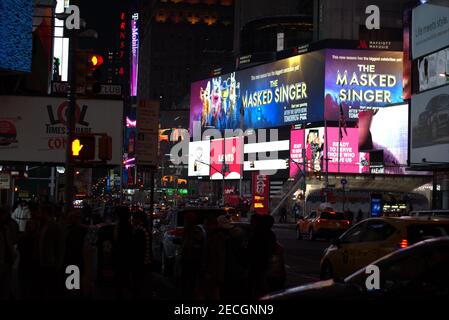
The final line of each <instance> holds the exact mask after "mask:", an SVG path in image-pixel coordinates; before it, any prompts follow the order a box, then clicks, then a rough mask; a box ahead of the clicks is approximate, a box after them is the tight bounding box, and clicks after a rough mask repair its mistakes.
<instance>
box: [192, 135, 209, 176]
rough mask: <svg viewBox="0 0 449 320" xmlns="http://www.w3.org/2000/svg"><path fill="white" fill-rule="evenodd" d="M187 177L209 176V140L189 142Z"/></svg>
mask: <svg viewBox="0 0 449 320" xmlns="http://www.w3.org/2000/svg"><path fill="white" fill-rule="evenodd" d="M188 162H189V164H188V175H189V177H192V176H195V177H199V176H209V167H210V141H209V140H207V141H193V142H190V143H189V161H188Z"/></svg>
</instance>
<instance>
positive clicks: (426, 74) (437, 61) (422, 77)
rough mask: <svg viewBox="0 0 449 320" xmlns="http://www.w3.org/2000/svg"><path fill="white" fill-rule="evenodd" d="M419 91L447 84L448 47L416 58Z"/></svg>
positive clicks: (448, 79) (448, 72)
mask: <svg viewBox="0 0 449 320" xmlns="http://www.w3.org/2000/svg"><path fill="white" fill-rule="evenodd" d="M417 63H418V74H419V91H423V90H428V89H432V88H435V87H438V86H442V85H445V84H449V77H448V76H447V75H449V48H446V49H443V50H440V51H438V52H435V53H432V54H430V55H428V56H426V57H423V58H420V59H418V60H417Z"/></svg>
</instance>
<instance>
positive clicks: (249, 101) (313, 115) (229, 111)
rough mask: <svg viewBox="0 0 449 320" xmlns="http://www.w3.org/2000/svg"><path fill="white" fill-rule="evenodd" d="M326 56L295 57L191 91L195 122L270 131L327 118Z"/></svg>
mask: <svg viewBox="0 0 449 320" xmlns="http://www.w3.org/2000/svg"><path fill="white" fill-rule="evenodd" d="M323 77H324V57H323V53H322V52H312V53H307V54H304V55H298V56H294V57H291V58H288V59H283V60H279V61H276V62H273V63H268V64H264V65H261V66H257V67H253V68H248V69H245V70H242V71H238V72H233V73H230V74H225V75H222V76H218V77H215V78H211V79H206V80H202V81H197V82H194V83H192V85H191V93H190V122H191V127H190V129H191V130H192V128H193V127H192V124H193V121H198V122H201V126H202V127H214V128H219V129H223V128H232V129H235V128H240V127H241V126H243V128H244V129H246V128H254V129H257V128H270V127H278V126H283V125H289V124H294V123H298V122H305V121H320V120H321V119H322V118H323V99H322V96H323V85H324V84H323Z"/></svg>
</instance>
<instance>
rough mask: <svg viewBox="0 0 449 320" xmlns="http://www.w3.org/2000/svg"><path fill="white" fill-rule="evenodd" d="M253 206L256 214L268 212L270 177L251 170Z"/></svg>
mask: <svg viewBox="0 0 449 320" xmlns="http://www.w3.org/2000/svg"><path fill="white" fill-rule="evenodd" d="M252 182H253V183H252V185H253V208H254V211H255V212H256V213H257V214H268V213H269V199H270V177H269V176H267V175H264V174H259V173H257V172H253V181H252Z"/></svg>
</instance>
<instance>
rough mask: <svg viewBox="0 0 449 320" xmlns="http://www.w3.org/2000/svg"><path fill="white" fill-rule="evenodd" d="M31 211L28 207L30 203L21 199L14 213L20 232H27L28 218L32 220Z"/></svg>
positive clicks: (13, 216)
mask: <svg viewBox="0 0 449 320" xmlns="http://www.w3.org/2000/svg"><path fill="white" fill-rule="evenodd" d="M30 217H31V213H30V209H29V208H28V203H27V202H26V201H21V202H20V203H19V204H18V205H17V208H16V209H15V210H14V212H13V214H12V218H13V219H14V220H15V221H16V222H17V224H18V225H19V232H20V233H23V232H25V226H26V223H27V221H28V220H30Z"/></svg>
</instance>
